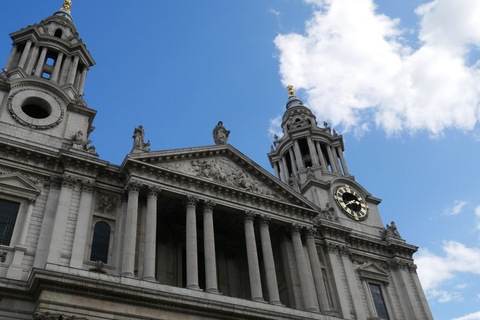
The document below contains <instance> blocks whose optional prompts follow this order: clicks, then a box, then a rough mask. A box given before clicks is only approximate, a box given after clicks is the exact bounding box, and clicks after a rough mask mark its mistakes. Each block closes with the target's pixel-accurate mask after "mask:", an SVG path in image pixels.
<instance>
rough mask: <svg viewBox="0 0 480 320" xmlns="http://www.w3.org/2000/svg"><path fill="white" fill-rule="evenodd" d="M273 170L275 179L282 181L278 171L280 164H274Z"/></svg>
mask: <svg viewBox="0 0 480 320" xmlns="http://www.w3.org/2000/svg"><path fill="white" fill-rule="evenodd" d="M273 170H275V177H277V178H278V179H279V180H281V178H280V171H279V170H278V162H274V163H273Z"/></svg>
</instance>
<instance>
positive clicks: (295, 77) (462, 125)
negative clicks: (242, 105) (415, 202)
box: [275, 0, 480, 135]
mask: <svg viewBox="0 0 480 320" xmlns="http://www.w3.org/2000/svg"><path fill="white" fill-rule="evenodd" d="M306 2H307V3H312V4H315V5H316V7H315V8H316V9H315V10H316V12H315V13H314V15H313V18H312V19H311V20H309V21H308V22H307V23H306V30H305V34H304V35H300V34H296V33H291V34H285V35H279V36H277V38H276V39H275V44H276V46H277V48H278V50H279V51H280V55H279V58H280V73H281V75H282V82H283V83H284V84H285V85H287V84H292V85H294V87H295V88H296V89H304V90H305V94H306V101H305V102H306V103H308V105H309V107H310V108H312V110H313V111H314V112H315V113H316V114H317V115H318V116H319V117H321V119H319V120H323V119H325V120H327V119H328V120H329V121H331V122H332V124H333V125H338V124H341V125H343V126H344V127H345V129H347V130H356V131H358V128H360V132H362V130H361V128H368V127H369V126H368V125H367V124H371V123H375V124H376V125H377V126H379V127H381V128H383V129H384V130H385V131H386V132H387V133H389V134H391V133H395V132H400V131H402V130H407V131H415V130H422V129H426V130H428V131H430V132H431V133H432V134H433V135H441V133H442V130H443V129H445V128H447V127H455V128H457V129H461V130H472V129H473V128H474V126H475V124H476V123H477V122H478V120H479V108H480V104H479V102H480V87H479V86H478V83H480V69H479V66H478V63H477V64H476V65H473V66H469V62H468V59H469V55H468V54H469V53H470V50H472V49H474V46H480V19H478V16H480V1H477V0H435V1H432V2H430V3H427V4H424V5H422V6H420V7H418V8H417V10H416V13H417V15H418V16H419V18H420V20H421V21H420V31H419V34H418V37H419V40H420V41H421V46H420V48H418V49H417V50H413V49H412V48H410V47H408V46H406V45H405V44H404V41H403V39H402V30H401V27H400V21H399V20H397V19H391V18H390V17H387V16H385V15H383V14H378V13H376V12H375V9H376V7H375V4H374V3H373V0H307V1H306ZM472 46H473V47H472Z"/></svg>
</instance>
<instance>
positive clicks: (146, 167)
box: [0, 1, 433, 320]
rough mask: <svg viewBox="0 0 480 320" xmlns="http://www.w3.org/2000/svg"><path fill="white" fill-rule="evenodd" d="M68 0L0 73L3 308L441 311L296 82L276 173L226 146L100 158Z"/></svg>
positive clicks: (412, 314)
mask: <svg viewBox="0 0 480 320" xmlns="http://www.w3.org/2000/svg"><path fill="white" fill-rule="evenodd" d="M69 8H70V2H69V1H65V5H64V7H63V8H62V9H61V10H60V11H58V12H56V13H55V14H54V15H53V16H51V17H48V18H46V19H45V20H42V22H41V23H39V24H35V25H30V26H28V27H26V28H24V29H21V30H20V31H17V32H14V33H12V34H11V35H10V36H11V38H12V40H13V48H12V52H11V55H10V58H9V59H8V61H7V63H6V66H5V68H4V69H3V72H2V73H1V74H0V122H1V125H0V219H1V220H0V222H1V226H2V232H3V234H4V235H3V236H2V237H3V238H1V241H2V242H1V243H0V319H5V320H13V319H15V320H17V319H87V320H96V319H99V320H100V319H118V320H122V319H125V320H126V319H192V320H193V319H322V320H334V319H359V320H367V319H392V320H393V319H398V320H399V319H408V320H412V319H433V318H432V315H431V313H430V311H429V307H428V304H427V302H426V299H425V295H424V293H423V290H422V287H421V285H420V282H419V279H418V276H417V273H416V267H415V264H414V262H413V259H412V255H413V253H414V252H415V251H416V250H417V247H415V246H412V245H409V244H407V243H406V242H405V240H403V239H402V238H401V236H400V233H399V232H398V230H397V228H396V226H395V224H394V222H392V223H391V225H387V227H386V228H385V227H384V225H383V222H382V220H381V217H380V214H379V212H378V209H377V205H378V204H379V203H380V200H379V199H377V198H375V197H373V196H372V195H370V194H369V193H368V192H367V191H366V190H365V189H364V188H363V187H362V186H361V185H360V184H358V183H357V182H356V181H355V179H354V177H353V176H352V175H350V173H349V172H348V169H347V166H346V161H345V158H344V157H343V150H344V145H343V139H342V136H341V135H338V134H337V133H336V132H335V130H333V132H332V131H331V128H330V127H329V126H328V124H326V123H324V126H323V127H319V126H317V122H316V119H315V116H314V115H313V114H312V112H311V111H310V110H309V109H308V108H306V107H305V106H304V105H303V103H302V102H301V101H300V99H298V98H297V97H296V96H295V94H294V92H293V89H292V88H289V89H290V97H289V99H288V101H287V105H286V112H285V115H284V118H283V122H282V128H283V131H284V136H283V137H282V138H281V139H276V140H275V141H274V146H272V148H271V152H270V153H269V154H268V156H269V159H270V161H271V164H272V167H273V169H274V172H275V175H271V174H270V173H269V172H267V171H266V170H265V169H263V168H261V167H260V166H259V165H257V164H256V163H254V162H253V161H252V160H250V159H249V158H247V157H245V155H243V154H242V153H241V152H239V151H238V150H236V149H235V148H234V147H233V146H231V145H229V144H228V143H227V138H228V135H229V133H230V131H227V130H226V129H225V128H224V127H223V123H221V122H219V124H218V125H217V127H216V128H215V129H214V131H213V136H214V142H215V144H212V145H211V146H203V147H195V148H188V149H177V150H166V151H150V148H149V145H150V143H149V142H147V143H145V141H144V131H143V128H142V127H141V126H140V127H138V128H135V130H134V134H133V139H134V143H133V148H132V152H131V153H130V154H129V155H127V156H126V158H125V160H124V161H123V163H122V165H120V166H118V165H114V164H111V163H108V162H106V161H103V160H101V159H99V157H98V155H97V154H96V153H95V147H93V146H92V145H91V143H92V141H90V140H88V136H89V134H90V133H91V131H93V127H92V122H93V118H94V116H95V114H96V111H94V110H92V109H90V108H88V106H87V105H86V103H85V102H84V100H83V98H82V96H83V85H84V82H85V78H86V73H87V72H88V70H89V68H90V67H91V66H93V65H94V64H95V62H94V60H93V58H92V57H91V55H90V53H89V51H88V50H87V49H86V46H85V44H84V43H83V42H82V40H81V39H80V38H79V35H78V32H77V30H76V28H75V26H74V24H73V20H72V18H71V15H70V12H69Z"/></svg>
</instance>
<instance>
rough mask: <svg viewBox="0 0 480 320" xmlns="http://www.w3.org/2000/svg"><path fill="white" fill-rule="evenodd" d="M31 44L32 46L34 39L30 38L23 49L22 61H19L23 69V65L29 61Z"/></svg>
mask: <svg viewBox="0 0 480 320" xmlns="http://www.w3.org/2000/svg"><path fill="white" fill-rule="evenodd" d="M31 46H32V40H28V41H27V43H26V44H25V48H24V49H23V52H22V56H21V57H20V61H19V62H18V67H19V68H22V69H23V67H24V66H25V61H27V58H28V54H29V53H30V47H31Z"/></svg>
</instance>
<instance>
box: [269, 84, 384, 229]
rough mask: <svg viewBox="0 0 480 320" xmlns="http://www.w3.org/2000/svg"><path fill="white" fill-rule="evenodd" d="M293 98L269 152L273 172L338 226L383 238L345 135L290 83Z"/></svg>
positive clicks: (375, 201)
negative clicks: (351, 164)
mask: <svg viewBox="0 0 480 320" xmlns="http://www.w3.org/2000/svg"><path fill="white" fill-rule="evenodd" d="M288 90H289V97H288V101H287V104H286V111H285V113H284V115H283V118H282V129H283V136H282V137H281V138H280V139H278V138H277V137H276V139H275V141H274V145H275V146H272V150H271V151H270V153H269V154H268V158H269V159H270V163H271V165H272V167H273V168H274V170H275V175H276V176H277V178H279V179H280V180H281V181H282V182H284V183H286V184H288V185H290V186H291V187H292V188H293V189H294V190H296V191H297V192H299V193H301V194H302V195H303V196H304V197H305V198H307V199H308V200H310V201H312V202H313V203H315V204H316V205H318V206H319V207H320V208H322V209H323V210H324V211H325V212H327V211H328V212H329V214H331V215H332V216H333V218H334V220H335V221H338V223H339V224H341V225H343V226H346V227H349V228H352V229H353V230H359V231H360V232H361V233H362V234H369V235H371V236H374V237H378V238H380V237H381V236H382V234H383V232H384V230H385V229H384V226H383V222H382V220H381V217H380V214H379V212H378V209H377V205H378V204H379V203H380V201H381V200H380V199H377V198H375V197H373V196H372V195H371V194H370V193H368V192H367V191H366V190H365V189H364V188H363V187H362V186H361V185H360V184H359V183H357V182H356V181H355V177H354V176H352V175H351V174H350V173H349V171H348V167H347V162H346V160H345V157H344V155H343V152H344V150H345V146H344V143H343V137H342V136H341V135H339V134H338V133H337V132H336V131H335V129H333V130H332V128H331V127H330V126H329V125H328V123H326V122H325V121H324V122H323V126H322V127H320V126H318V123H317V120H316V117H315V115H314V114H313V113H312V111H311V110H310V109H309V108H307V107H306V106H305V105H304V104H303V102H302V101H301V100H300V99H299V98H298V97H297V96H296V95H295V92H294V91H293V87H292V86H288Z"/></svg>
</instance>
